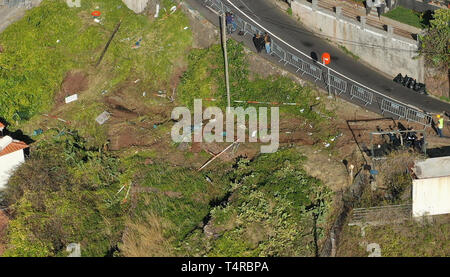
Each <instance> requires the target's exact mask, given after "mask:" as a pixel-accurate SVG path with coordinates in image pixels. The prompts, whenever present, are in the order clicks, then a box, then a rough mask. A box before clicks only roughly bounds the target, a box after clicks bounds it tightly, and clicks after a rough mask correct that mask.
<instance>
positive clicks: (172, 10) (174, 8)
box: [170, 6, 177, 14]
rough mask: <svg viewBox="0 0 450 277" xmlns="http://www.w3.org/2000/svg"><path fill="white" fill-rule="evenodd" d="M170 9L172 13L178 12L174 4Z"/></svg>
mask: <svg viewBox="0 0 450 277" xmlns="http://www.w3.org/2000/svg"><path fill="white" fill-rule="evenodd" d="M170 11H171V13H170V14H173V13H174V12H176V11H177V6H173V7H172V8H170Z"/></svg>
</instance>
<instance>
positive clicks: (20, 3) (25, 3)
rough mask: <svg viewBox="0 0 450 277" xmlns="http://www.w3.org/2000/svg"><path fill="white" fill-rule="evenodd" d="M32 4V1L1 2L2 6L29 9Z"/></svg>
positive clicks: (2, 0) (12, 0)
mask: <svg viewBox="0 0 450 277" xmlns="http://www.w3.org/2000/svg"><path fill="white" fill-rule="evenodd" d="M31 5H32V3H31V1H30V0H0V6H8V7H10V8H12V7H20V6H21V7H29V6H31Z"/></svg>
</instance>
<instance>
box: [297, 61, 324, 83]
mask: <svg viewBox="0 0 450 277" xmlns="http://www.w3.org/2000/svg"><path fill="white" fill-rule="evenodd" d="M303 73H306V74H308V75H310V76H312V77H313V78H315V80H314V81H315V82H317V81H319V80H322V69H320V67H318V66H316V65H313V64H310V63H307V62H304V63H303ZM303 73H302V75H303Z"/></svg>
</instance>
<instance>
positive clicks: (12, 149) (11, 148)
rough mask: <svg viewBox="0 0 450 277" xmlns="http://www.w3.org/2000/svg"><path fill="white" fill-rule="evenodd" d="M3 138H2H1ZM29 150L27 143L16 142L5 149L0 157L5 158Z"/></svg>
mask: <svg viewBox="0 0 450 277" xmlns="http://www.w3.org/2000/svg"><path fill="white" fill-rule="evenodd" d="M0 138H1V137H0ZM25 148H28V145H27V144H26V143H25V142H22V141H18V140H14V141H13V142H11V143H10V144H8V146H6V147H5V149H3V150H2V151H0V157H1V156H5V155H8V154H11V153H14V152H16V151H19V150H22V149H25Z"/></svg>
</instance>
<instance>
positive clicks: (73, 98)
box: [66, 94, 78, 104]
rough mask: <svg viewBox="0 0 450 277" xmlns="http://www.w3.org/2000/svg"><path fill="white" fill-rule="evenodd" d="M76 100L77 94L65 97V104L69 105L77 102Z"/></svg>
mask: <svg viewBox="0 0 450 277" xmlns="http://www.w3.org/2000/svg"><path fill="white" fill-rule="evenodd" d="M77 100H78V94H73V95H70V96H68V97H66V104H69V103H71V102H74V101H77Z"/></svg>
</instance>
